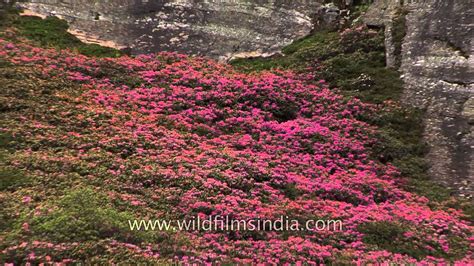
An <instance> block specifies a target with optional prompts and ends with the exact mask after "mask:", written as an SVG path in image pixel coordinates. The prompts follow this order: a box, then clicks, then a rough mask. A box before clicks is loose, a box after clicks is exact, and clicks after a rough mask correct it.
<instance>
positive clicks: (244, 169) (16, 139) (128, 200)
mask: <svg viewBox="0 0 474 266" xmlns="http://www.w3.org/2000/svg"><path fill="white" fill-rule="evenodd" d="M0 47H2V49H1V50H0V58H1V59H2V60H5V61H8V62H9V63H10V64H12V66H9V67H8V68H3V69H2V78H3V79H4V80H6V81H8V84H6V83H2V86H3V87H4V88H3V89H2V92H1V94H2V98H3V99H6V100H2V110H4V113H3V114H2V120H4V121H5V123H4V125H3V126H2V132H3V134H8V135H11V136H12V138H13V140H12V142H11V143H10V144H8V145H11V146H13V147H14V151H10V152H9V153H8V154H6V155H5V158H6V159H5V162H6V164H7V166H8V167H10V168H14V169H17V170H19V171H20V170H22V171H23V172H25V173H27V174H28V175H29V176H31V177H30V179H31V180H30V181H29V182H28V183H26V184H24V185H21V186H20V187H15V189H12V190H10V191H9V190H8V186H9V185H8V184H7V185H5V186H6V188H5V189H2V192H1V197H2V198H3V199H5V203H2V205H4V206H5V208H2V209H5V210H6V211H12V214H11V215H10V214H9V215H6V216H8V217H7V218H8V219H10V220H11V223H10V224H7V225H6V226H5V232H6V233H4V234H2V235H1V238H0V239H1V240H2V241H1V242H2V244H1V245H0V248H1V249H2V251H1V254H0V259H1V260H4V261H5V262H35V263H36V262H70V261H81V260H86V261H102V262H119V261H121V262H122V261H126V260H129V261H143V262H146V261H148V262H150V261H155V262H165V261H168V262H169V261H173V260H179V261H182V262H186V263H203V262H221V263H225V262H234V263H264V262H270V263H296V262H300V263H343V262H352V263H381V262H388V261H390V262H394V263H417V262H423V263H424V264H427V263H443V262H448V261H457V262H458V263H460V264H462V263H469V262H472V260H471V256H472V251H470V249H469V247H472V244H473V238H472V229H473V228H472V226H471V225H470V224H469V223H468V222H466V221H463V220H462V217H463V214H462V213H461V212H460V211H458V210H454V209H448V210H435V209H431V208H430V207H429V201H428V200H427V199H426V198H424V197H420V196H417V195H415V194H412V193H409V192H406V191H404V190H403V189H401V188H400V187H399V186H398V183H397V181H398V178H399V176H400V174H399V172H398V170H397V169H396V168H395V167H393V166H391V165H383V164H381V163H380V162H378V161H374V160H372V159H371V157H370V156H369V155H370V154H369V150H370V147H372V146H373V145H374V143H375V141H376V140H375V138H374V136H375V134H376V132H377V129H376V128H373V127H371V126H369V125H368V124H366V123H365V122H362V121H360V120H358V119H357V117H361V116H363V115H365V116H367V115H368V114H370V112H374V111H375V110H376V109H375V108H374V107H373V106H370V105H367V104H363V103H361V102H360V101H358V100H356V99H351V100H344V99H343V98H342V97H341V96H339V95H337V94H335V93H334V92H332V91H330V90H329V89H328V87H327V86H326V84H325V82H324V81H320V82H318V83H313V82H310V81H309V80H310V78H311V77H308V76H303V75H296V74H294V73H291V72H276V73H270V72H264V73H261V74H242V73H239V72H236V71H234V70H233V69H232V68H231V67H229V66H228V65H222V64H218V63H216V62H214V61H211V60H207V59H203V58H189V57H186V56H183V55H179V54H174V53H161V54H157V55H154V54H152V55H140V56H137V57H135V58H132V57H127V56H124V57H120V58H114V59H111V58H103V59H98V58H88V57H85V56H82V55H77V54H74V53H72V52H69V51H67V50H63V51H56V50H52V49H41V48H35V47H32V46H30V45H28V44H24V43H15V44H12V43H9V42H8V41H6V40H2V39H0ZM17 75H18V76H17ZM27 81H30V82H29V83H28V82H27ZM5 84H6V85H5ZM12 104H14V105H16V106H17V107H19V108H13V107H12V106H10V105H12ZM3 105H5V107H3ZM198 215H199V216H200V217H203V218H205V217H207V216H209V215H222V216H230V217H234V218H235V219H244V220H246V219H253V218H255V217H260V218H265V219H277V218H278V217H280V216H282V215H283V216H289V217H295V218H297V219H299V220H307V219H314V218H315V217H325V218H328V219H341V220H342V221H343V224H344V230H342V231H319V232H311V231H295V232H278V231H263V232H256V233H246V232H218V231H217V232H206V231H204V232H203V231H189V232H171V231H162V232H140V233H137V234H135V235H134V234H133V232H129V231H127V229H126V228H124V225H126V224H127V220H126V219H129V218H128V217H132V216H135V217H138V218H150V219H154V218H157V217H159V218H166V219H185V218H190V217H193V216H198ZM122 220H123V221H122ZM379 231H380V239H379V238H378V233H377V232H379ZM68 236H69V237H68ZM389 243H395V244H400V246H399V247H391V246H390V245H389Z"/></svg>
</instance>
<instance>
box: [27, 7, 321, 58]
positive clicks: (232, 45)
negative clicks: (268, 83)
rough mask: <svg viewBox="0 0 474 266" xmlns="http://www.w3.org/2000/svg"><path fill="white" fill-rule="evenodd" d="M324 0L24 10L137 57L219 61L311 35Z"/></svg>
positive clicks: (256, 53) (266, 51)
mask: <svg viewBox="0 0 474 266" xmlns="http://www.w3.org/2000/svg"><path fill="white" fill-rule="evenodd" d="M322 2H324V1H323V0H298V1H294V0H293V1H289V0H258V1H247V0H166V1H148V0H113V1H105V0H99V1H94V0H74V1H72V0H31V1H26V2H24V3H21V6H22V7H23V8H25V9H28V10H30V11H34V12H37V13H39V14H42V15H56V16H59V17H62V18H64V19H66V20H67V21H68V22H69V23H70V25H71V29H72V30H74V31H75V33H76V34H82V35H90V33H91V32H93V33H94V34H93V35H94V36H85V37H92V38H95V39H98V40H107V41H113V42H114V43H115V44H116V46H118V47H131V48H132V51H133V52H134V53H142V52H155V51H163V50H170V51H178V52H185V53H188V54H196V55H207V56H211V57H214V58H222V59H227V58H232V57H242V56H252V55H253V56H265V55H271V54H273V53H276V52H278V51H279V50H280V48H282V47H283V46H285V45H287V44H289V43H291V42H292V41H293V40H295V39H297V38H300V37H302V36H305V35H306V34H308V33H309V32H310V31H311V30H312V29H313V26H314V23H313V22H314V19H315V18H314V17H315V15H316V14H318V13H319V12H320V9H321V3H322Z"/></svg>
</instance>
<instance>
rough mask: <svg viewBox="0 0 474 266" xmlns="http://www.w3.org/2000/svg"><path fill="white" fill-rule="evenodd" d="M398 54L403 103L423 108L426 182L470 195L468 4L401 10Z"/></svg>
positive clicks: (472, 64)
mask: <svg viewBox="0 0 474 266" xmlns="http://www.w3.org/2000/svg"><path fill="white" fill-rule="evenodd" d="M406 9H407V11H408V14H407V16H406V26H407V28H406V29H407V34H406V37H405V39H404V42H403V48H402V66H401V71H402V72H403V79H404V81H405V84H406V85H405V87H406V89H405V99H406V102H408V103H410V104H413V105H416V106H422V107H424V108H426V111H427V112H426V119H425V121H426V127H425V128H426V129H425V138H426V141H427V142H428V144H429V146H430V148H431V149H430V152H429V156H428V158H429V160H430V162H431V165H432V166H431V170H430V172H431V176H432V177H434V178H435V179H437V180H438V181H440V182H442V184H444V185H446V186H448V187H452V188H454V189H456V190H457V192H458V193H459V194H461V195H465V196H471V197H472V194H473V192H474V187H473V185H474V182H473V181H474V158H473V149H474V131H473V126H474V58H473V57H472V56H473V52H474V46H473V43H472V41H473V37H474V24H473V23H474V9H473V8H472V1H471V0H455V1H445V0H425V1H411V2H409V3H407V4H406Z"/></svg>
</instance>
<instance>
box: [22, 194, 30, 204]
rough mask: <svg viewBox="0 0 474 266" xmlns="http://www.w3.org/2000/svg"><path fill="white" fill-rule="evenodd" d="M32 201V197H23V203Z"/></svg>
mask: <svg viewBox="0 0 474 266" xmlns="http://www.w3.org/2000/svg"><path fill="white" fill-rule="evenodd" d="M30 201H31V197H30V196H25V197H23V199H22V202H23V203H29V202H30Z"/></svg>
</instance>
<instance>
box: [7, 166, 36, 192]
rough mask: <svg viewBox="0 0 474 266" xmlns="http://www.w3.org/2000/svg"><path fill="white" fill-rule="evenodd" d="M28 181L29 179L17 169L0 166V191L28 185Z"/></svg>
mask: <svg viewBox="0 0 474 266" xmlns="http://www.w3.org/2000/svg"><path fill="white" fill-rule="evenodd" d="M30 182H31V179H30V178H29V177H28V176H26V175H25V174H24V173H23V172H21V171H19V170H17V169H13V168H9V167H5V166H0V191H4V190H14V189H17V188H19V187H22V186H25V185H28V184H29V183H30Z"/></svg>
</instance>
